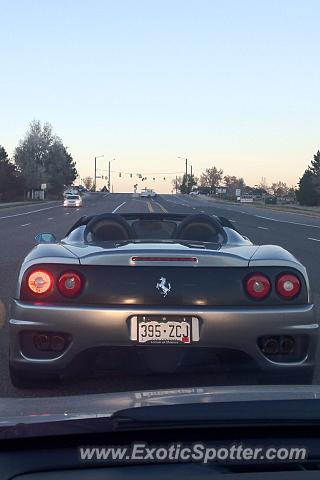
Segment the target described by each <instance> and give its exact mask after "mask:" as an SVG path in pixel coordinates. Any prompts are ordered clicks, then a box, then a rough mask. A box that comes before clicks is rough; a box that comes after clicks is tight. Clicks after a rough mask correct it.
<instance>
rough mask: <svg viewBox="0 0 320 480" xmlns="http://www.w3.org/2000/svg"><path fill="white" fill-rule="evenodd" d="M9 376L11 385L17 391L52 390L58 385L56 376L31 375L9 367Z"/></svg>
mask: <svg viewBox="0 0 320 480" xmlns="http://www.w3.org/2000/svg"><path fill="white" fill-rule="evenodd" d="M9 374H10V380H11V383H12V385H13V386H14V387H15V388H19V389H30V388H41V389H42V388H52V387H54V386H55V385H57V384H58V383H59V377H58V375H53V374H48V375H43V374H41V375H32V374H30V373H25V372H22V371H19V370H17V369H16V368H14V367H11V366H10V367H9Z"/></svg>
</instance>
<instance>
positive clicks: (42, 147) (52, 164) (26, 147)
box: [14, 120, 77, 195]
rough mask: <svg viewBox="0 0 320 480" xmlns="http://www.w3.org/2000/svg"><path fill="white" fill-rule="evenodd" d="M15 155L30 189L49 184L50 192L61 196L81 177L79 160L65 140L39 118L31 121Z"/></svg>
mask: <svg viewBox="0 0 320 480" xmlns="http://www.w3.org/2000/svg"><path fill="white" fill-rule="evenodd" d="M14 158H15V163H16V165H17V166H18V167H19V169H20V170H21V172H22V174H23V176H24V177H25V180H26V187H27V188H28V189H40V187H41V184H42V183H45V184H47V186H48V191H49V192H51V193H52V194H54V195H59V194H61V193H62V191H63V188H64V185H70V184H71V183H72V182H73V181H74V180H75V178H76V176H77V171H76V166H75V162H74V161H73V158H72V156H71V155H70V153H68V152H67V149H66V147H64V145H63V143H62V141H61V139H60V138H59V137H57V136H56V135H54V134H53V132H52V127H51V125H50V124H49V123H45V124H44V125H43V126H42V125H41V122H40V121H39V120H34V121H33V122H31V124H30V127H29V130H28V131H27V133H26V135H25V137H24V139H23V140H21V141H20V143H19V145H18V147H17V148H16V150H15V155H14Z"/></svg>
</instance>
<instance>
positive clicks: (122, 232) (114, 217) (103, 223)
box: [84, 213, 134, 242]
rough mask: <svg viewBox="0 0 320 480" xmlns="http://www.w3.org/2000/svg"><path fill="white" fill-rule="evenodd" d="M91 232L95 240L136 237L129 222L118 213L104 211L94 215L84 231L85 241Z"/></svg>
mask: <svg viewBox="0 0 320 480" xmlns="http://www.w3.org/2000/svg"><path fill="white" fill-rule="evenodd" d="M89 234H91V237H92V240H91V241H93V242H108V241H114V240H130V239H131V238H133V237H134V234H133V231H132V229H131V227H130V225H129V223H128V222H127V221H126V220H125V219H124V218H123V217H121V216H120V215H118V214H116V213H104V214H102V215H97V216H95V217H93V218H92V219H91V220H90V221H89V223H88V224H87V226H86V228H85V231H84V241H85V242H87V241H88V235H89Z"/></svg>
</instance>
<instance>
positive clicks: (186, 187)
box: [179, 173, 198, 193]
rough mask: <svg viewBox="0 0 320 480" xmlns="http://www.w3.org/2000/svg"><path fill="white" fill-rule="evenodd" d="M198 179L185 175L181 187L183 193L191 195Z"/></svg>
mask: <svg viewBox="0 0 320 480" xmlns="http://www.w3.org/2000/svg"><path fill="white" fill-rule="evenodd" d="M197 181H198V180H197V178H195V177H194V175H190V174H189V173H188V174H187V175H186V174H184V175H183V178H182V182H181V184H180V186H179V189H180V192H181V193H190V192H191V190H192V188H193V187H195V186H196V185H197Z"/></svg>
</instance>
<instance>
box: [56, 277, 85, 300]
mask: <svg viewBox="0 0 320 480" xmlns="http://www.w3.org/2000/svg"><path fill="white" fill-rule="evenodd" d="M81 288H82V279H81V277H80V275H79V274H78V273H75V272H65V273H63V274H62V275H60V277H59V279H58V289H59V291H60V293H61V294H62V295H64V296H65V297H75V296H76V295H78V294H79V293H80V291H81Z"/></svg>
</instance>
